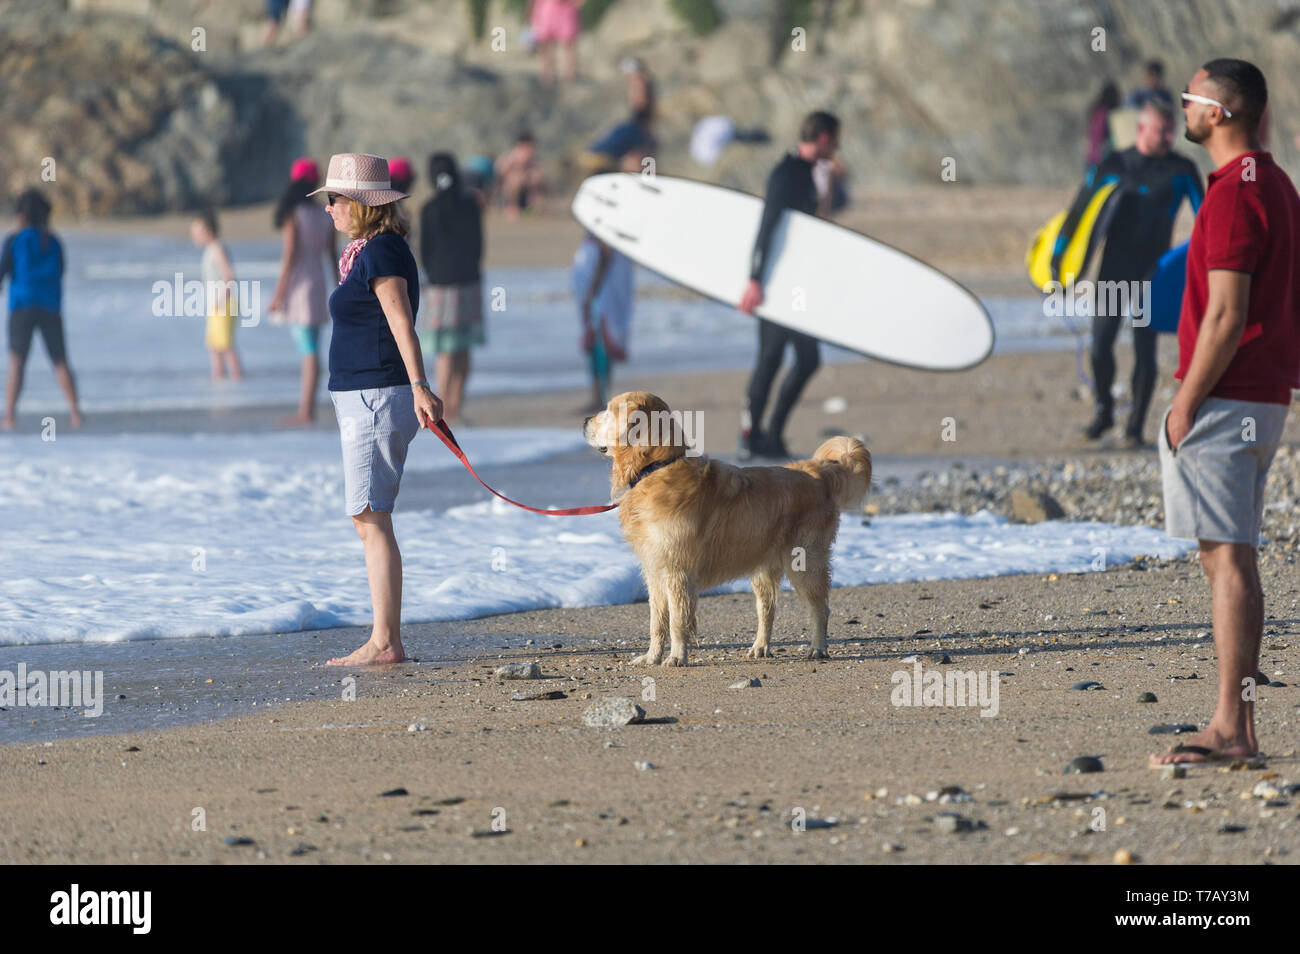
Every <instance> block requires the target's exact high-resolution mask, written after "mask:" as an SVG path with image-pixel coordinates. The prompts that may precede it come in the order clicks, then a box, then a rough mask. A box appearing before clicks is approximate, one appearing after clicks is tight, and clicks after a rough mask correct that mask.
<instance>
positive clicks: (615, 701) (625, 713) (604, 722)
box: [582, 696, 645, 728]
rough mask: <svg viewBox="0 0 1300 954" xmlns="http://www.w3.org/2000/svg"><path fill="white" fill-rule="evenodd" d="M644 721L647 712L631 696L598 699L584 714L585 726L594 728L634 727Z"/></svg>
mask: <svg viewBox="0 0 1300 954" xmlns="http://www.w3.org/2000/svg"><path fill="white" fill-rule="evenodd" d="M643 719H645V710H644V709H642V708H641V707H640V706H639V705H637V704H636V702H634V701H633V700H632V698H631V697H630V696H608V697H606V698H604V699H597V700H596V701H595V702H593V703H592V704H591V705H589V706H587V709H586V711H584V712H583V713H582V722H583V724H584V725H589V726H592V727H593V728H603V727H609V726H620V725H632V724H634V723H637V722H641V721H642V720H643Z"/></svg>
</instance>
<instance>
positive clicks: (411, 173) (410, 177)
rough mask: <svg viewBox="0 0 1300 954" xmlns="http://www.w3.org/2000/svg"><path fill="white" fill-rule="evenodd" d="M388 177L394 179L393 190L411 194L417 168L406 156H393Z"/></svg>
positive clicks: (390, 159)
mask: <svg viewBox="0 0 1300 954" xmlns="http://www.w3.org/2000/svg"><path fill="white" fill-rule="evenodd" d="M388 175H389V176H390V177H391V178H392V183H393V188H394V189H396V190H397V191H398V192H410V191H411V186H413V185H414V184H415V166H413V165H412V164H411V160H410V159H407V158H406V157H405V156H391V157H390V158H389V160H388Z"/></svg>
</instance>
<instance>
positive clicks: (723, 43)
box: [0, 0, 1300, 213]
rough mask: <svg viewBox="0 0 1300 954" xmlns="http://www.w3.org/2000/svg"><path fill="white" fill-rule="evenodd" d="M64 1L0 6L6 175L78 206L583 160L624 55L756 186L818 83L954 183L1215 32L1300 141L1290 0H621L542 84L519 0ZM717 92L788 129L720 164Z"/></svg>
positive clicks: (684, 161) (860, 158) (1028, 159)
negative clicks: (301, 164) (304, 159)
mask: <svg viewBox="0 0 1300 954" xmlns="http://www.w3.org/2000/svg"><path fill="white" fill-rule="evenodd" d="M58 6H59V2H58V0H49V2H46V0H42V2H39V3H38V2H35V0H8V3H7V6H6V10H5V13H4V16H3V17H2V18H0V94H2V95H0V120H2V121H3V128H5V129H6V135H5V137H4V139H3V141H0V174H2V175H3V176H4V185H5V187H6V188H7V191H9V192H11V193H12V192H14V191H16V190H17V189H19V188H21V187H22V186H23V185H26V184H30V183H32V182H37V181H39V179H40V175H41V171H42V169H43V168H45V166H43V165H42V163H43V161H44V160H46V159H48V158H53V159H54V160H55V163H56V168H57V180H56V181H57V185H58V189H59V191H60V193H61V194H63V195H65V196H66V201H67V203H68V205H69V206H71V207H72V208H74V209H76V210H77V211H78V212H82V213H136V212H150V211H157V210H162V209H169V208H183V207H188V206H193V205H196V204H198V203H200V202H202V201H208V200H214V201H219V202H223V203H244V202H253V201H258V200H264V199H267V198H270V197H271V196H273V195H274V194H275V193H276V191H277V190H278V189H279V187H280V185H281V181H282V177H283V175H284V172H285V170H286V169H287V167H288V163H289V161H290V160H291V159H292V158H293V157H295V156H297V155H300V154H304V153H307V154H311V155H314V156H317V157H318V158H320V159H322V160H323V159H324V158H325V157H327V156H328V155H329V154H330V153H331V152H335V151H342V150H349V149H356V150H364V151H370V152H378V153H383V154H389V155H393V154H399V153H404V154H408V155H411V156H413V157H415V158H416V159H417V165H419V166H422V165H423V158H424V157H425V156H427V155H428V153H429V152H430V151H432V150H433V149H436V148H449V149H453V150H456V151H458V152H461V153H469V152H484V153H489V154H491V153H496V152H498V151H500V150H501V149H503V148H504V147H505V146H506V145H507V144H508V143H509V141H510V139H511V137H512V134H513V133H514V132H515V131H516V130H517V129H519V128H521V127H524V126H527V127H529V128H531V129H532V130H533V131H534V132H535V133H536V135H537V137H538V140H539V143H540V146H541V150H542V154H543V157H544V158H545V161H546V163H547V166H548V172H549V173H550V175H551V177H552V178H553V179H554V180H556V181H557V182H559V183H565V182H567V181H569V180H571V174H572V165H571V160H572V158H573V156H574V155H576V153H577V152H578V151H580V150H581V148H582V147H583V146H584V145H586V144H587V143H588V142H590V141H591V140H592V139H593V138H594V137H595V136H596V135H598V134H599V132H600V131H602V130H603V129H605V128H607V127H608V126H609V125H610V124H612V123H613V122H615V121H617V120H618V119H619V118H621V116H622V114H623V112H624V107H623V102H624V98H623V90H622V87H621V85H620V80H619V76H618V73H617V66H616V64H617V62H618V60H619V59H620V58H621V57H623V56H627V55H637V56H640V57H642V58H644V59H645V60H646V61H648V63H649V64H650V66H651V67H652V69H653V70H654V71H655V73H656V75H657V77H658V82H659V88H660V94H661V119H660V123H659V127H658V133H659V137H660V139H661V142H662V149H661V152H660V156H659V169H660V171H662V172H665V173H678V174H684V175H690V176H696V177H708V178H711V179H715V180H717V181H721V182H724V183H727V184H731V185H735V186H738V187H742V188H747V189H751V190H757V189H758V188H760V187H761V183H762V177H763V174H764V172H765V170H766V169H767V168H768V167H769V166H770V164H771V161H772V159H773V156H774V154H775V152H776V151H777V149H778V148H779V147H780V144H784V143H785V142H788V141H789V140H790V139H791V138H792V136H793V134H794V131H795V129H796V127H797V124H798V121H799V118H800V117H801V116H802V115H803V114H804V113H806V112H807V111H808V110H810V109H813V108H817V107H829V108H831V109H834V110H835V111H836V112H838V113H839V114H840V115H841V116H842V118H843V119H844V122H845V130H844V137H843V140H844V142H843V145H844V154H845V156H846V159H847V160H848V161H849V162H850V164H851V165H852V167H853V168H854V170H855V172H856V174H857V176H858V177H859V179H860V181H864V182H867V183H870V184H873V185H889V184H906V183H917V182H935V181H938V179H939V176H940V171H941V168H942V163H943V160H944V159H945V157H951V158H953V159H954V160H955V161H956V164H955V170H956V175H957V182H958V183H1001V184H1006V183H1026V184H1036V185H1045V184H1065V183H1068V182H1071V181H1073V180H1074V179H1076V178H1077V176H1078V174H1079V172H1080V170H1081V167H1082V151H1083V148H1082V137H1083V116H1084V113H1085V111H1086V106H1087V103H1088V101H1089V99H1090V98H1091V97H1092V96H1093V95H1094V94H1095V93H1096V91H1097V90H1098V89H1099V88H1100V85H1101V84H1102V82H1103V81H1104V80H1105V79H1107V78H1113V79H1116V80H1118V81H1120V83H1121V85H1122V86H1123V87H1124V88H1128V87H1129V86H1130V85H1131V84H1132V83H1133V82H1135V81H1136V74H1137V72H1138V68H1139V65H1140V63H1141V61H1142V60H1143V59H1145V58H1147V57H1149V56H1159V57H1161V58H1163V59H1164V60H1165V61H1166V63H1167V64H1168V67H1169V76H1170V83H1171V85H1173V86H1175V87H1179V86H1181V85H1182V83H1183V82H1185V78H1186V77H1187V76H1189V75H1190V74H1191V73H1192V72H1193V71H1194V69H1195V68H1196V66H1197V65H1199V63H1201V62H1203V61H1204V60H1206V59H1209V58H1211V57H1213V56H1219V55H1237V56H1243V57H1246V58H1250V59H1252V60H1254V61H1255V62H1257V63H1258V64H1259V65H1260V66H1261V68H1263V69H1264V71H1265V73H1266V74H1267V75H1268V77H1269V79H1270V81H1271V85H1272V95H1273V107H1272V116H1273V141H1272V143H1271V145H1272V148H1273V149H1274V151H1275V153H1276V154H1277V155H1278V157H1279V159H1281V160H1282V161H1283V162H1284V164H1294V163H1295V160H1296V158H1297V152H1296V148H1295V141H1294V136H1295V133H1296V132H1297V124H1296V123H1295V121H1294V119H1293V117H1295V116H1296V115H1297V111H1298V110H1300V93H1298V92H1297V89H1296V87H1295V85H1294V83H1293V82H1292V80H1291V76H1290V71H1291V70H1292V69H1293V64H1294V63H1295V62H1296V61H1297V58H1298V57H1297V54H1300V7H1296V6H1295V5H1294V3H1293V0H1170V2H1162V3H1155V2H1151V0H1073V2H1071V0H1037V2H1026V0H803V2H790V0H714V6H715V8H716V10H717V12H718V13H719V14H720V16H721V24H720V25H719V26H718V27H717V28H716V29H714V30H712V31H711V32H709V33H707V34H706V35H702V36H701V35H698V34H697V33H695V32H694V31H693V30H692V28H691V27H690V26H689V25H688V24H687V22H686V21H685V20H684V19H683V18H682V17H681V16H680V15H679V14H677V13H675V12H674V10H673V9H672V7H673V4H672V3H671V0H613V2H607V3H605V4H602V6H604V7H606V8H607V9H606V10H605V12H604V14H603V16H601V18H600V20H599V22H598V23H597V25H596V26H595V27H594V29H592V30H590V31H588V32H587V33H585V34H584V36H583V38H582V40H581V44H580V61H581V64H582V65H581V69H582V74H583V75H582V77H581V79H580V81H579V82H578V83H577V84H575V85H574V86H572V87H564V88H562V89H560V90H559V91H558V92H557V91H553V90H547V89H544V88H542V87H541V85H540V84H539V83H538V82H537V80H536V66H535V62H534V61H533V59H532V58H531V57H530V56H529V54H528V52H527V51H526V50H525V49H523V47H522V26H523V25H522V23H521V21H520V19H519V18H518V15H517V12H518V9H519V7H520V6H521V5H520V4H519V3H517V2H510V0H492V2H489V3H487V6H486V16H485V17H484V21H483V26H484V31H485V36H484V37H483V38H481V39H480V38H477V37H476V36H475V35H474V31H473V28H472V20H471V16H470V10H471V6H472V4H471V3H469V2H468V0H318V2H317V4H316V29H315V30H314V31H313V32H312V33H311V34H310V35H309V36H307V37H306V38H305V39H288V38H284V39H282V41H281V42H280V43H279V44H278V45H276V46H275V47H274V48H270V49H264V48H262V47H261V45H260V37H261V30H262V22H261V17H262V12H261V11H262V3H261V2H260V0H221V2H218V0H76V2H71V3H70V4H69V5H68V7H67V9H66V10H64V11H63V12H62V13H61V14H57V13H52V8H57V7H58ZM800 20H805V21H807V22H797V21H800ZM1098 30H1101V31H1104V33H1102V34H1099V33H1097V31H1098ZM1099 36H1104V49H1100V50H1099V49H1095V47H1096V46H1097V45H1098V44H1097V38H1098V37H1099ZM494 41H495V42H494ZM714 113H725V114H727V115H729V116H731V117H732V118H733V119H734V120H735V121H736V122H737V123H738V124H739V125H741V126H746V127H762V128H765V129H766V130H767V131H769V132H770V134H771V135H772V136H773V138H774V140H776V142H775V143H774V144H772V145H768V146H762V147H755V146H742V145H737V146H733V147H732V148H731V149H730V150H729V151H728V152H727V153H726V154H725V155H724V156H723V158H722V160H721V161H720V162H719V164H718V165H717V166H715V167H713V168H711V169H707V170H706V169H701V168H699V167H697V166H695V165H694V164H693V163H692V162H691V161H690V159H689V156H688V152H687V144H688V140H689V134H690V130H691V127H692V125H693V124H694V122H695V121H696V120H697V119H699V118H700V117H702V116H705V115H710V114H714ZM1188 151H1189V153H1191V154H1195V153H1197V152H1199V151H1198V150H1195V149H1193V148H1192V147H1190V146H1189V147H1188ZM46 165H48V163H47V164H46Z"/></svg>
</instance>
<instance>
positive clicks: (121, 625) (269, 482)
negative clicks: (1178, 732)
mask: <svg viewBox="0 0 1300 954" xmlns="http://www.w3.org/2000/svg"><path fill="white" fill-rule="evenodd" d="M458 437H459V438H460V440H461V443H462V446H463V447H464V449H465V451H466V453H467V454H468V455H469V457H470V459H471V460H472V461H474V462H475V464H476V466H481V468H482V470H481V473H483V474H484V476H485V479H487V480H489V482H490V483H499V484H500V486H501V489H502V491H503V492H505V493H508V494H511V495H513V496H515V497H516V498H517V499H519V498H523V499H524V502H526V503H531V504H533V505H535V506H542V507H563V506H572V505H576V504H590V503H600V502H603V501H604V500H606V499H608V484H607V479H608V478H607V466H606V464H605V463H604V462H603V460H602V459H601V458H600V457H598V456H596V455H595V454H594V452H591V451H590V450H589V449H585V447H584V445H583V444H582V441H581V438H580V436H579V435H578V434H577V433H576V432H574V431H572V430H544V429H521V430H494V429H481V430H480V429H473V428H467V429H465V431H464V433H463V434H461V435H458ZM580 450H581V451H583V452H582V453H575V452H577V451H580ZM339 458H340V454H339V446H338V438H337V435H335V434H332V433H330V432H328V431H314V432H291V433H282V434H275V435H269V434H199V435H130V434H122V435H111V436H101V435H80V434H74V435H69V436H60V437H58V439H57V440H55V441H48V442H47V441H42V440H41V439H40V437H39V436H37V435H34V434H33V435H8V436H2V437H0V513H4V514H6V519H5V520H4V522H3V524H2V525H0V646H7V647H20V646H30V645H32V644H41V643H51V642H72V643H86V642H115V641H125V640H143V639H172V638H184V637H193V636H232V637H238V636H244V635H256V634H266V633H283V632H291V631H298V630H308V629H321V628H325V627H330V626H341V625H364V624H365V623H366V622H367V621H368V620H369V619H370V597H369V592H368V590H367V586H366V577H365V573H364V561H363V556H362V552H361V545H360V542H359V541H358V540H357V537H356V534H355V532H354V531H353V529H352V526H351V521H350V520H349V519H348V518H347V517H346V516H345V514H344V513H343V508H342V500H343V486H342V480H343V478H342V467H341V464H340V459H339ZM486 496H487V495H486V492H484V491H482V490H481V489H479V488H478V487H477V485H476V484H474V483H473V482H472V479H471V478H470V477H469V476H468V474H466V473H465V472H464V471H462V470H461V468H460V464H459V463H458V462H457V461H456V460H455V459H454V458H453V457H452V456H451V455H450V454H448V453H447V452H446V450H445V449H444V448H443V447H442V445H441V444H440V443H438V442H437V441H436V440H435V439H434V438H433V437H432V436H430V435H424V434H422V435H420V437H419V438H418V439H417V442H416V444H415V445H413V447H412V450H411V454H410V457H409V458H408V464H407V474H406V476H405V477H404V479H403V490H402V496H401V497H400V498H399V504H398V512H397V514H396V516H395V520H394V522H395V526H396V528H397V533H398V539H399V542H400V544H401V546H402V552H403V558H404V567H405V581H404V591H403V617H404V619H405V620H407V621H410V622H423V621H433V620H454V619H468V618H472V617H478V616H487V615H493V614H498V613H509V612H514V611H518V610H525V609H540V608H546V607H576V606H600V605H607V604H614V603H627V602H632V601H635V600H638V599H642V598H644V596H645V590H644V586H643V583H642V581H641V577H640V572H639V568H638V564H637V562H636V559H635V557H634V556H633V554H632V552H631V551H630V549H629V548H628V547H627V545H626V544H625V543H624V542H623V539H622V536H621V534H620V532H619V527H618V522H617V517H616V514H615V513H612V512H611V513H606V514H600V515H594V516H580V517H548V516H541V515H536V514H532V513H528V512H526V511H523V510H520V509H517V508H515V507H511V506H509V505H508V504H505V503H504V502H502V501H500V500H496V499H491V500H485V499H483V498H484V497H486ZM467 501H472V502H467ZM1185 551H1186V545H1185V544H1183V543H1179V542H1176V541H1172V540H1170V539H1169V538H1167V537H1166V536H1165V535H1164V534H1163V533H1161V532H1159V531H1157V530H1154V529H1152V528H1150V527H1114V526H1107V525H1104V524H1090V523H1065V522H1051V523H1043V524H1038V525H1032V526H1019V525H1013V524H1009V523H1007V522H1006V521H1005V520H1004V519H1002V518H1001V517H998V516H995V515H993V514H990V513H983V514H979V515H976V516H960V515H956V514H946V515H944V514H939V515H936V514H924V515H915V516H894V517H880V518H876V519H874V520H872V521H871V523H870V525H869V526H867V525H864V524H863V521H862V518H861V517H860V516H857V515H845V516H844V517H843V519H842V523H841V530H840V536H839V540H838V543H837V545H836V549H835V556H834V575H835V582H836V584H837V585H855V584H868V583H888V582H900V581H906V580H940V579H960V578H970V577H985V576H998V575H1002V574H1010V573H1040V572H1050V571H1056V572H1082V571H1087V570H1090V569H1094V568H1095V567H1096V566H1097V558H1098V554H1099V553H1101V554H1102V561H1103V562H1104V564H1105V565H1114V564H1117V563H1123V562H1126V561H1128V560H1131V559H1132V558H1133V557H1135V556H1137V555H1141V554H1151V555H1159V556H1165V557H1168V556H1174V555H1177V554H1180V553H1183V552H1185ZM747 585H748V584H747V583H746V582H745V581H743V580H742V581H739V582H737V583H736V584H734V585H732V586H729V587H724V588H723V591H727V590H743V589H745V588H746V587H747Z"/></svg>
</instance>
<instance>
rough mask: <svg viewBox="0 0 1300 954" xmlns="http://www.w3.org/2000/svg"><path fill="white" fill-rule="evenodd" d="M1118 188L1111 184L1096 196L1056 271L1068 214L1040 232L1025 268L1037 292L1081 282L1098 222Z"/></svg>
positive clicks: (1091, 200) (1032, 246)
mask: <svg viewBox="0 0 1300 954" xmlns="http://www.w3.org/2000/svg"><path fill="white" fill-rule="evenodd" d="M1118 188H1119V183H1118V182H1107V183H1105V184H1104V185H1102V186H1100V187H1099V188H1098V189H1097V191H1096V192H1094V193H1093V194H1092V197H1091V198H1090V199H1089V200H1088V204H1087V206H1086V207H1085V208H1084V210H1083V214H1082V215H1081V216H1079V222H1078V224H1077V225H1076V226H1075V228H1074V234H1073V235H1071V236H1070V239H1069V244H1068V245H1066V247H1065V252H1064V253H1063V254H1062V255H1061V260H1060V263H1059V265H1058V266H1057V268H1056V269H1053V268H1052V256H1053V253H1054V252H1055V250H1056V243H1057V240H1058V239H1059V237H1060V234H1061V226H1062V225H1063V224H1064V223H1065V216H1066V213H1065V212H1058V213H1057V214H1056V215H1054V216H1052V218H1051V219H1049V220H1048V222H1047V224H1046V225H1044V226H1043V227H1042V228H1041V229H1039V230H1038V234H1037V235H1035V236H1034V240H1033V242H1031V243H1030V245H1029V250H1028V251H1027V252H1026V253H1025V267H1026V268H1027V269H1028V270H1029V280H1030V281H1031V282H1033V283H1034V287H1035V288H1037V289H1039V290H1040V291H1041V290H1042V289H1043V287H1044V286H1046V285H1047V284H1048V283H1050V282H1054V281H1061V280H1062V279H1063V277H1065V276H1070V275H1073V276H1074V278H1075V279H1077V278H1078V277H1079V276H1080V275H1081V274H1082V272H1083V267H1084V265H1085V264H1086V262H1087V258H1088V250H1089V248H1090V247H1091V245H1092V233H1093V230H1094V229H1095V228H1096V227H1097V220H1098V219H1099V218H1101V214H1102V212H1103V211H1104V210H1105V208H1106V203H1107V202H1108V201H1109V200H1110V197H1111V195H1113V194H1114V192H1115V190H1116V189H1118Z"/></svg>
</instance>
